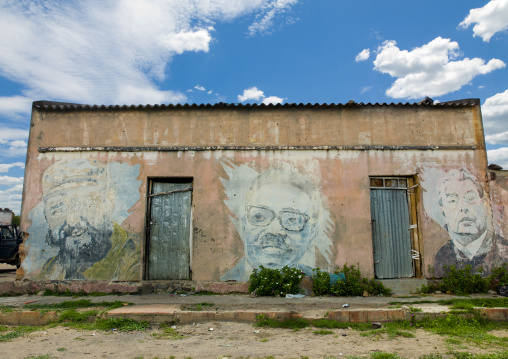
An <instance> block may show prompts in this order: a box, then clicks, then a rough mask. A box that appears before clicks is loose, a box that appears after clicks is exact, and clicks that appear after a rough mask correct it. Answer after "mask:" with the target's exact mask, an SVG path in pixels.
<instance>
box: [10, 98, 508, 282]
mask: <svg viewBox="0 0 508 359" xmlns="http://www.w3.org/2000/svg"><path fill="white" fill-rule="evenodd" d="M507 191H508V177H507V176H506V173H505V172H504V171H490V170H488V168H487V155H486V150H485V142H484V133H483V125H482V118H481V110H480V105H479V100H476V99H469V100H461V101H454V102H447V103H438V104H433V103H432V101H431V100H430V99H427V100H426V101H422V102H420V103H412V104H409V103H408V104H363V103H354V102H352V101H351V102H349V103H347V104H331V105H327V104H316V105H312V104H307V105H304V104H299V105H297V104H285V105H275V106H274V105H268V106H265V105H235V104H224V103H218V104H214V105H153V106H150V105H147V106H137V107H136V106H130V107H129V106H89V105H76V104H67V103H54V102H46V101H38V102H34V104H33V111H32V118H31V127H30V137H29V143H28V153H27V162H26V170H25V182H24V190H23V205H22V228H21V229H22V230H23V231H25V232H27V233H28V236H27V238H26V240H25V243H24V246H23V263H22V268H21V269H20V271H21V272H18V274H19V273H21V274H22V275H23V276H24V278H26V279H33V280H38V279H71V280H109V281H111V280H112V281H142V280H171V279H191V280H196V281H231V280H236V281H244V280H246V279H247V278H248V276H249V274H250V273H251V271H252V268H254V267H257V266H260V265H263V266H265V267H280V266H283V265H290V266H297V267H299V268H301V269H302V271H304V272H306V273H310V271H311V270H312V268H314V267H320V268H322V269H323V268H324V269H327V270H333V268H334V267H336V266H342V265H343V264H345V263H349V264H355V265H356V264H358V265H359V266H360V268H361V270H362V273H364V274H366V275H367V276H370V277H373V276H375V277H377V278H385V279H386V278H412V277H416V278H425V277H430V276H432V275H433V273H432V272H431V271H430V270H429V266H432V267H433V268H434V270H435V272H434V274H436V273H437V274H439V273H440V270H441V268H442V266H443V265H444V264H472V265H474V266H475V267H476V268H479V267H482V268H483V269H484V273H485V274H487V273H489V271H490V270H491V268H492V267H493V266H497V265H500V264H501V263H504V261H505V260H506V259H507V258H508V253H507V252H506V248H507V243H506V240H505V237H506V235H507V230H508V229H507V227H506V223H508V222H507V221H506V218H505V217H506V215H507V213H506V212H505V211H504V203H507V196H508V192H507Z"/></svg>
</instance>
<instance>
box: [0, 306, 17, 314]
mask: <svg viewBox="0 0 508 359" xmlns="http://www.w3.org/2000/svg"><path fill="white" fill-rule="evenodd" d="M13 311H14V309H12V307H11V306H8V305H0V313H11V312H13Z"/></svg>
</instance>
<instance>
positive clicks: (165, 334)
mask: <svg viewBox="0 0 508 359" xmlns="http://www.w3.org/2000/svg"><path fill="white" fill-rule="evenodd" d="M161 329H162V333H154V334H153V336H154V337H155V338H157V339H172V340H178V339H183V338H184V336H183V334H180V333H178V332H177V331H176V330H175V329H173V328H171V327H163V326H161Z"/></svg>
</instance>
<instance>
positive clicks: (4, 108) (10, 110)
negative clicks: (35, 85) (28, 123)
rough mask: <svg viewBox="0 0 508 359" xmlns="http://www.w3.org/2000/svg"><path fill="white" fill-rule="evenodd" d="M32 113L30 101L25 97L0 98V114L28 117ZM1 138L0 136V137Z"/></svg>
mask: <svg viewBox="0 0 508 359" xmlns="http://www.w3.org/2000/svg"><path fill="white" fill-rule="evenodd" d="M31 111H32V99H31V98H29V97H25V96H11V97H0V114H2V115H8V116H12V115H13V114H25V115H29V114H30V112H31ZM0 136H1V135H0Z"/></svg>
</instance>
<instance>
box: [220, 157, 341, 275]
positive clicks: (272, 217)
mask: <svg viewBox="0 0 508 359" xmlns="http://www.w3.org/2000/svg"><path fill="white" fill-rule="evenodd" d="M223 168H224V170H225V171H226V173H227V175H228V177H229V179H221V181H222V183H223V185H224V188H225V194H226V196H227V198H228V199H227V200H226V201H224V202H225V204H226V205H227V207H228V208H229V209H230V210H231V211H232V212H233V213H234V215H235V216H236V218H235V217H231V220H232V221H233V224H234V226H235V228H236V229H237V231H238V233H239V235H240V237H241V239H242V241H243V243H244V253H245V257H244V258H242V259H241V260H240V261H239V262H238V263H237V264H236V265H235V266H234V267H233V268H231V269H230V270H229V271H228V272H227V273H226V274H224V275H223V276H221V280H238V281H245V280H247V279H248V278H249V275H250V274H251V273H252V270H253V268H258V267H259V266H261V265H262V266H264V267H267V268H281V267H283V266H285V265H288V266H292V267H298V268H300V269H301V270H302V271H304V272H305V273H306V274H309V275H310V274H312V268H314V267H315V266H316V263H315V262H316V248H317V249H318V250H319V251H320V252H321V254H323V256H324V258H325V260H326V262H327V263H328V264H330V258H329V253H330V246H331V245H332V243H331V241H330V238H329V237H328V236H327V234H326V233H327V231H329V230H330V228H331V220H330V214H329V212H328V211H327V210H325V208H324V207H323V205H322V200H321V194H320V193H319V190H318V188H317V187H316V186H315V185H314V184H312V183H311V182H310V181H309V180H308V179H307V178H305V177H304V176H303V175H302V174H300V173H299V172H297V171H296V169H294V168H292V167H289V166H285V168H272V169H270V170H267V171H266V172H263V173H261V174H259V173H258V172H256V171H255V170H254V169H252V168H251V167H249V166H247V165H241V166H234V165H231V166H228V165H225V164H223Z"/></svg>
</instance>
